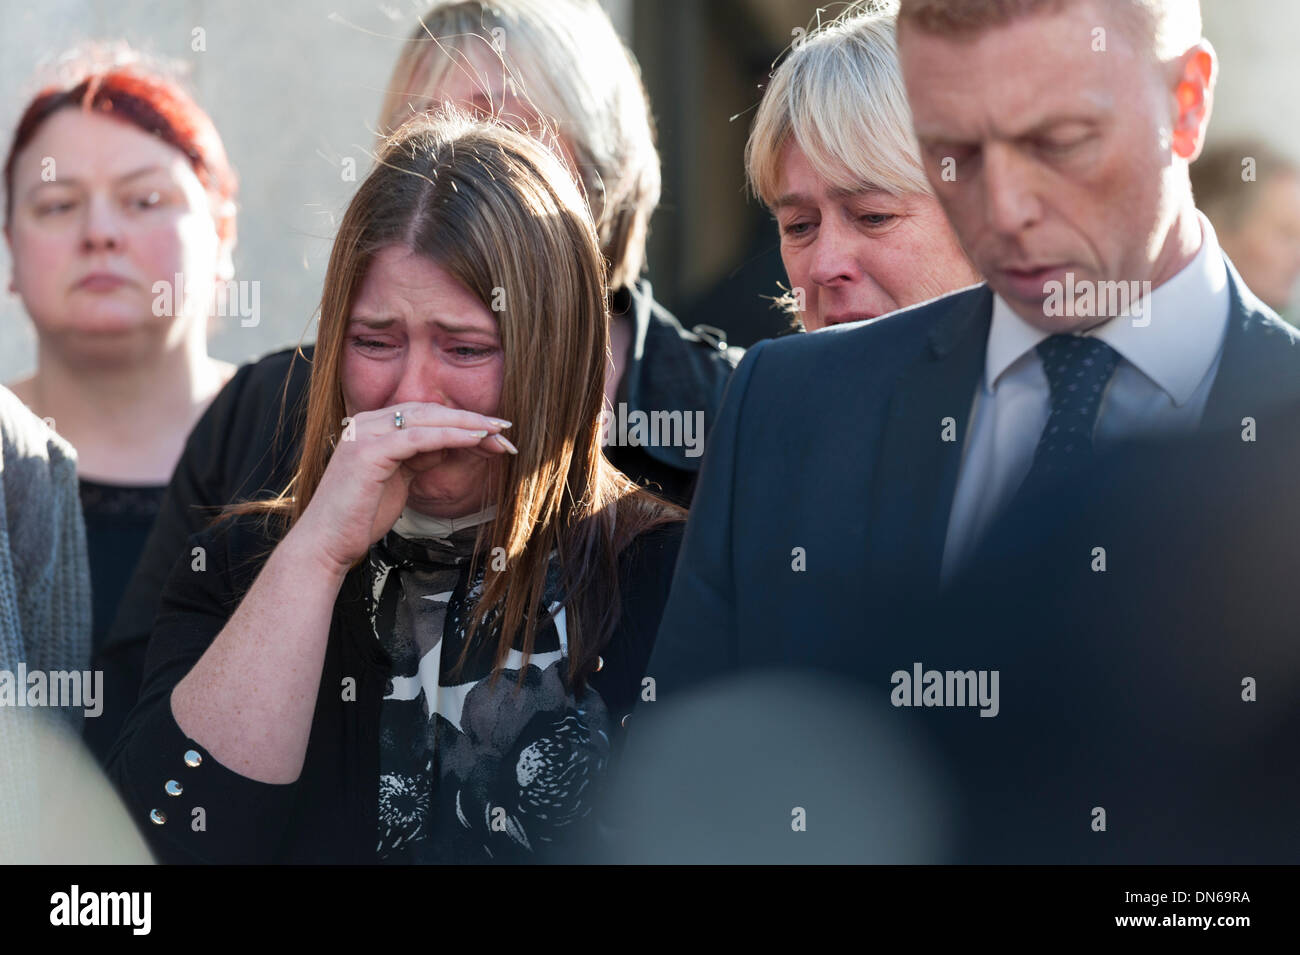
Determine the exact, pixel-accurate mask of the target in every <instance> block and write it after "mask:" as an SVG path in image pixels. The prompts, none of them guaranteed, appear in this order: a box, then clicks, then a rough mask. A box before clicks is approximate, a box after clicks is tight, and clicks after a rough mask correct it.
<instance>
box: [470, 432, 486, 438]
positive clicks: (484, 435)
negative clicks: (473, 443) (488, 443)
mask: <svg viewBox="0 0 1300 955" xmlns="http://www.w3.org/2000/svg"><path fill="white" fill-rule="evenodd" d="M470 434H472V435H474V437H476V438H486V437H487V436H488V433H487V432H486V431H471V432H470Z"/></svg>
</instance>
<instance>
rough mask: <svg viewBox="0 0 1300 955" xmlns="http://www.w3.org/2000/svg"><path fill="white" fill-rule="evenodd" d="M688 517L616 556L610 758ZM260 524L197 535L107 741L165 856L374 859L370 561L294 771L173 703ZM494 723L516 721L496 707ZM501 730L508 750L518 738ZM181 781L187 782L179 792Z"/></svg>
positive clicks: (252, 568)
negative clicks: (253, 761) (231, 754)
mask: <svg viewBox="0 0 1300 955" xmlns="http://www.w3.org/2000/svg"><path fill="white" fill-rule="evenodd" d="M681 527H682V525H681V524H671V525H667V526H664V527H660V528H656V529H654V530H652V531H649V532H647V533H646V534H643V535H642V536H641V537H639V538H638V539H637V540H635V541H633V543H632V544H631V545H629V546H628V548H627V549H626V550H625V551H624V553H623V554H622V555H621V556H620V559H619V561H620V567H619V577H620V588H621V590H620V598H621V601H622V610H621V616H620V621H619V623H618V625H617V628H616V630H615V632H614V633H613V635H612V637H611V639H610V640H609V642H608V643H607V644H606V645H605V646H604V647H603V648H602V649H601V654H602V656H603V659H604V665H603V666H602V667H601V668H600V669H599V670H598V671H597V672H595V673H592V674H591V675H590V676H589V677H588V685H589V686H590V687H591V689H592V690H594V691H595V692H596V693H598V694H599V696H600V698H601V700H602V701H603V703H604V705H605V708H606V709H607V711H608V713H609V715H610V717H611V720H610V723H611V725H612V726H613V727H615V729H614V733H615V734H616V738H615V739H614V740H612V741H611V746H612V750H613V753H614V755H613V756H612V757H611V758H613V759H616V758H617V753H618V751H620V750H621V748H622V735H623V733H622V730H621V729H620V727H621V726H622V725H623V724H624V723H625V722H626V719H625V718H626V717H627V716H628V714H629V713H630V712H631V710H632V708H633V706H634V705H635V703H636V701H637V699H638V697H639V695H640V693H641V680H642V677H643V675H644V673H645V664H646V661H647V659H648V658H649V655H650V650H651V646H652V644H653V641H654V635H655V631H656V629H657V627H658V625H659V617H660V613H661V611H662V608H663V605H664V602H665V601H666V600H667V596H668V586H669V582H670V580H671V575H672V569H673V565H674V563H675V561H676V556H677V548H678V545H679V543H680V536H681ZM259 528H260V522H259V521H257V520H256V519H249V518H239V519H236V520H234V521H231V522H227V523H225V524H223V525H220V526H219V527H217V528H213V529H208V530H205V531H202V532H200V533H199V534H196V535H194V536H193V537H191V538H190V541H189V545H190V546H191V547H203V548H205V550H206V557H207V559H206V567H205V569H203V570H202V571H197V570H193V569H192V562H191V560H190V558H189V548H187V549H186V552H185V554H183V555H182V556H181V558H180V559H179V560H178V561H177V562H176V564H175V566H174V569H173V571H172V574H171V576H170V579H169V581H168V583H167V585H166V587H165V589H164V591H163V594H162V600H161V608H160V610H159V614H158V619H157V623H156V625H155V628H154V632H153V637H152V639H151V640H150V642H149V650H148V657H147V661H146V665H145V677H144V685H143V688H142V690H141V695H140V702H139V703H138V704H137V706H136V707H135V709H134V710H132V712H131V714H130V716H129V717H128V718H127V721H126V725H125V727H124V728H123V731H122V734H121V736H120V737H119V738H118V741H117V744H116V745H115V747H114V748H113V751H112V753H111V754H110V758H109V765H108V772H109V775H110V777H111V778H112V779H113V780H114V782H115V783H116V784H117V785H118V787H119V789H120V791H121V793H122V795H123V798H124V799H125V801H126V803H127V807H128V809H129V811H130V812H131V814H132V816H133V818H135V819H136V820H137V822H138V823H139V824H140V826H141V828H142V830H143V831H144V833H145V835H146V837H147V838H148V839H149V840H150V843H151V845H152V848H153V850H154V852H155V853H156V854H157V856H158V857H159V858H160V859H161V860H162V861H163V862H212V863H266V862H286V863H328V862H350V863H365V862H372V863H373V862H375V861H376V858H377V857H376V841H377V840H376V835H375V834H376V831H377V826H378V801H379V791H378V780H379V775H380V740H379V733H380V726H381V719H380V717H381V706H380V704H381V701H382V699H383V697H384V694H385V692H386V687H387V684H388V680H389V678H390V676H391V675H392V664H391V661H390V660H389V658H388V655H387V654H386V653H385V652H384V650H383V649H382V647H381V644H380V642H379V640H377V639H376V637H375V633H374V631H373V630H372V628H371V624H370V620H369V608H368V597H367V593H366V591H367V589H368V588H367V580H368V575H367V572H366V570H365V568H364V565H359V566H358V567H357V568H354V569H353V570H352V571H351V572H350V573H349V574H348V575H347V577H346V579H345V581H344V583H343V585H342V588H341V589H340V592H339V597H338V600H337V602H336V603H335V608H334V615H333V619H332V621H331V624H330V633H329V638H328V645H327V648H326V654H325V661H324V667H323V671H322V674H321V681H320V689H319V693H318V695H317V701H316V711H315V717H314V720H313V724H312V732H311V738H310V741H309V743H308V747H307V753H306V758H305V762H304V766H303V770H302V773H301V775H300V776H299V778H298V779H297V780H296V781H295V782H293V783H290V784H287V785H272V784H268V783H260V782H256V781H254V780H251V779H248V778H247V777H244V776H241V775H239V774H237V773H235V772H233V771H231V770H229V769H227V768H226V767H224V766H222V765H221V764H220V763H218V762H217V760H216V759H214V758H213V757H212V756H211V755H209V754H208V753H207V752H206V751H205V750H204V749H203V747H201V746H199V745H198V744H197V743H195V741H194V740H192V739H188V738H187V737H186V736H185V734H184V733H183V732H182V731H181V729H180V727H179V726H177V724H176V720H175V719H174V717H173V716H172V711H171V703H170V699H171V692H172V689H173V688H174V687H175V686H176V684H177V683H179V682H180V681H181V679H182V678H183V677H184V676H185V675H186V674H187V673H188V672H189V671H190V669H191V668H192V667H193V666H194V664H195V663H196V662H197V661H198V659H199V657H201V656H202V655H203V653H204V652H205V651H206V650H207V648H208V646H209V645H210V644H211V643H212V641H213V639H214V638H215V637H216V635H217V634H218V633H219V632H220V630H221V628H222V627H223V626H224V625H225V623H226V621H227V620H228V619H229V618H230V616H231V614H232V613H233V611H234V609H235V607H236V606H237V604H238V602H239V600H240V599H241V597H242V595H243V594H244V593H245V592H246V591H247V589H248V587H249V586H251V585H252V582H253V580H254V578H255V577H256V575H257V572H258V570H259V568H260V567H261V565H262V564H263V563H264V561H265V558H266V555H267V553H268V547H269V546H270V541H269V540H268V539H267V538H266V537H265V536H264V535H263V533H262V532H261V531H260V529H259ZM348 679H351V680H353V681H355V683H354V687H355V699H351V698H350V696H351V695H352V694H351V693H349V692H346V691H347V689H348V687H349V686H351V685H352V684H348V683H345V681H346V680H348ZM232 705H237V701H235V702H232ZM490 725H492V726H494V727H497V728H500V727H502V726H505V725H508V724H507V723H506V722H503V721H502V718H501V717H496V718H493V719H492V720H490ZM515 730H516V731H518V727H516V728H515ZM500 742H501V745H502V746H503V748H505V749H506V750H509V749H511V745H510V744H511V743H512V742H513V741H512V740H502V741H500ZM169 784H170V786H169ZM177 786H179V788H180V790H181V791H180V792H178V793H177V794H176V795H171V794H169V792H168V788H170V789H176V788H177ZM155 810H156V811H157V812H156V813H155ZM199 810H202V811H201V812H200V811H199ZM151 814H152V816H151ZM151 818H152V820H153V821H151ZM592 822H593V824H594V823H595V822H596V820H595V818H594V817H593V819H592ZM588 831H589V832H590V830H588ZM569 848H571V849H573V850H575V851H576V850H577V849H578V848H579V846H578V845H577V844H576V843H575V844H574V845H572V846H570V847H569ZM563 851H564V847H556V852H555V854H552V855H550V856H549V858H550V859H556V858H564V855H563Z"/></svg>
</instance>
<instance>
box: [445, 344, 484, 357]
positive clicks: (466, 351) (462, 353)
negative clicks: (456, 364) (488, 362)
mask: <svg viewBox="0 0 1300 955" xmlns="http://www.w3.org/2000/svg"><path fill="white" fill-rule="evenodd" d="M451 351H452V354H454V355H455V356H456V357H457V358H465V359H471V358H484V357H486V356H488V355H490V354H492V352H493V351H494V349H491V348H473V347H471V346H469V345H460V346H458V347H456V348H453V349H452V350H451Z"/></svg>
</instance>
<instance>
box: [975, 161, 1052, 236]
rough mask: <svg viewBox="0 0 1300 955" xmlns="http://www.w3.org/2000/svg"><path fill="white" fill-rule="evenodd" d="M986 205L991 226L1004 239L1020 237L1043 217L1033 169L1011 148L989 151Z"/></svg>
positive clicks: (985, 187)
mask: <svg viewBox="0 0 1300 955" xmlns="http://www.w3.org/2000/svg"><path fill="white" fill-rule="evenodd" d="M984 201H985V210H986V215H987V217H988V224H989V226H990V227H991V228H992V229H993V230H994V231H995V232H998V233H1001V234H1003V235H1017V234H1019V233H1020V232H1022V231H1024V230H1025V229H1028V228H1029V227H1030V226H1033V225H1035V224H1036V223H1037V222H1038V221H1039V219H1041V217H1042V211H1043V210H1042V205H1041V203H1040V202H1039V200H1038V196H1037V194H1036V193H1035V191H1034V185H1033V182H1032V181H1031V179H1030V169H1029V168H1028V166H1027V165H1026V164H1023V163H1021V162H1020V161H1019V159H1018V157H1017V156H1016V154H1015V151H1014V150H1013V149H1011V148H1010V147H1009V146H1004V145H1002V144H994V145H992V146H990V147H988V149H986V150H985V154H984Z"/></svg>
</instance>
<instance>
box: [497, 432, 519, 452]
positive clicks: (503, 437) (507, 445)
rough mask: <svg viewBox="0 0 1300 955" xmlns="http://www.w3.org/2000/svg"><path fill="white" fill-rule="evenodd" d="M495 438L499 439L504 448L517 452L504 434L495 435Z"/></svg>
mask: <svg viewBox="0 0 1300 955" xmlns="http://www.w3.org/2000/svg"><path fill="white" fill-rule="evenodd" d="M497 440H498V441H500V442H501V443H502V444H503V445H505V449H506V450H507V451H509V452H510V453H511V454H518V453H519V449H518V448H516V447H515V446H514V445H513V444H511V443H510V442H509V441H507V440H506V436H505V435H504V434H499V435H497Z"/></svg>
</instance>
